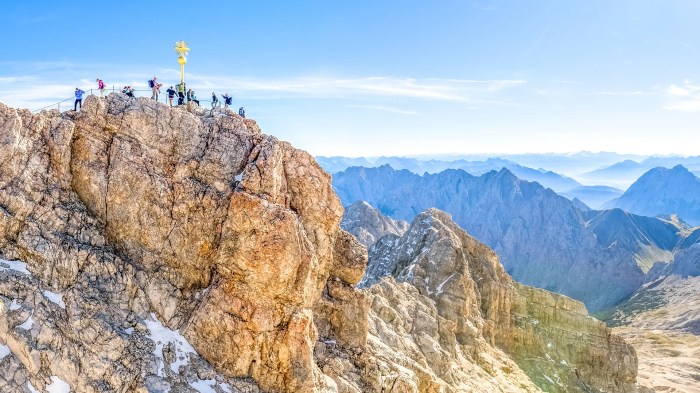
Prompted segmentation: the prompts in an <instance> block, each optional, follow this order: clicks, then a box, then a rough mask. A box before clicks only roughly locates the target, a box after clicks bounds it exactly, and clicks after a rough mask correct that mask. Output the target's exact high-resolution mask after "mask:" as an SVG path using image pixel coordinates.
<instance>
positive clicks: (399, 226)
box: [340, 201, 408, 248]
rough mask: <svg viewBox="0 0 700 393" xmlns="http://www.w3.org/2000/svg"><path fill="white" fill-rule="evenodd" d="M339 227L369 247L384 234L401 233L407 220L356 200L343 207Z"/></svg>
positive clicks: (405, 226)
mask: <svg viewBox="0 0 700 393" xmlns="http://www.w3.org/2000/svg"><path fill="white" fill-rule="evenodd" d="M340 227H341V228H343V229H345V230H346V231H348V232H350V233H351V234H352V235H353V236H355V238H356V239H357V240H359V242H360V243H362V244H363V245H364V246H365V247H367V248H369V247H371V246H372V245H373V244H374V243H375V242H376V241H377V240H379V238H381V237H382V236H384V235H388V234H393V235H397V236H401V235H403V234H404V233H405V232H406V230H407V229H408V222H406V221H403V220H394V219H392V218H391V217H387V216H385V215H383V214H382V213H381V212H380V211H379V210H378V209H375V208H373V207H372V206H371V205H370V204H369V203H367V202H365V201H357V202H355V203H353V204H352V205H350V206H348V207H347V208H345V212H344V213H343V217H342V219H341V221H340Z"/></svg>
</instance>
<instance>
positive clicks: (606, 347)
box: [368, 209, 639, 392]
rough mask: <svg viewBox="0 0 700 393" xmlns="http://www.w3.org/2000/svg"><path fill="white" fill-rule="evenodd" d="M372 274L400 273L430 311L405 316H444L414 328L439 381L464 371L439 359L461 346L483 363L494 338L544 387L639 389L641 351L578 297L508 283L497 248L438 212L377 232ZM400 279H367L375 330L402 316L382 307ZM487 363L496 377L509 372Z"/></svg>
mask: <svg viewBox="0 0 700 393" xmlns="http://www.w3.org/2000/svg"><path fill="white" fill-rule="evenodd" d="M382 243H384V244H383V245H382ZM375 263H380V264H381V265H382V266H383V271H381V272H380V271H376V270H374V269H373V265H374V264H375ZM372 272H374V273H375V274H377V275H378V276H383V275H390V276H392V277H396V279H397V280H399V281H401V282H406V283H411V284H412V285H413V286H414V287H415V288H416V291H417V293H415V294H414V295H413V296H414V297H415V298H419V299H421V302H422V303H424V304H427V305H428V306H427V307H426V308H429V309H430V310H431V312H432V313H433V314H434V315H432V316H431V313H430V312H423V313H421V314H420V316H418V315H417V314H418V313H417V312H416V314H414V315H411V317H412V318H413V321H414V322H413V323H414V325H415V324H416V323H418V322H416V319H426V320H430V319H438V320H439V321H440V323H438V326H439V328H432V330H430V329H429V328H428V326H431V324H425V325H423V324H422V323H421V324H420V326H421V328H416V327H415V326H414V328H413V329H412V341H413V342H415V343H416V345H417V346H418V348H419V351H420V353H421V354H422V356H424V357H426V358H430V357H435V358H440V359H443V361H442V362H431V361H428V362H427V363H428V364H430V365H433V364H438V367H431V368H430V369H431V370H432V372H433V373H434V374H435V375H437V376H438V377H439V378H442V379H443V380H445V381H455V380H458V381H461V378H462V377H461V376H460V375H458V374H456V373H455V372H454V371H453V370H452V369H451V368H450V367H445V365H446V364H447V365H448V366H449V363H450V362H449V361H448V360H447V359H452V361H454V362H458V361H457V360H456V359H458V358H459V356H460V354H466V356H468V357H470V358H471V360H472V362H476V363H477V364H480V362H481V361H483V360H484V359H483V358H482V356H483V354H484V353H485V352H484V350H483V348H484V346H485V345H486V346H488V345H490V346H494V347H496V348H498V349H499V350H502V351H503V352H505V353H507V354H508V355H509V356H510V357H512V359H513V360H514V361H515V363H517V364H518V366H519V367H520V368H521V369H522V370H523V371H524V372H525V373H526V374H527V375H528V376H529V377H530V379H531V380H532V381H533V382H534V383H535V384H536V385H537V386H539V387H540V388H542V389H543V390H546V391H581V392H588V391H615V392H633V391H637V389H639V387H637V386H636V385H635V376H636V370H637V359H636V356H635V353H634V350H633V349H632V347H631V346H629V345H628V344H626V343H625V342H624V341H623V340H622V339H621V338H619V337H617V336H615V335H613V334H611V332H610V330H609V329H608V328H606V327H605V325H604V324H603V323H601V322H599V321H598V320H596V319H594V318H592V317H590V316H589V315H588V313H587V311H586V309H585V307H584V306H583V304H581V303H579V302H578V301H575V300H572V299H569V298H567V297H564V296H561V295H556V294H552V293H550V292H547V291H544V290H541V289H536V288H531V287H526V286H523V285H520V284H517V283H515V282H513V281H512V279H511V278H510V277H509V276H508V274H507V273H506V272H505V270H504V269H503V267H502V265H501V264H500V262H499V260H498V258H497V256H496V254H495V253H494V252H493V251H491V250H490V249H489V248H488V247H486V246H485V245H483V244H481V243H479V242H478V241H477V240H475V239H474V238H472V237H470V236H469V235H467V233H466V232H464V230H462V229H461V228H459V227H458V226H457V224H455V223H454V222H453V221H452V220H451V217H450V216H449V215H447V214H446V213H444V212H441V211H438V210H435V209H431V210H428V211H426V212H424V213H422V214H420V215H418V216H417V217H416V218H415V220H414V221H413V223H412V224H411V227H410V229H409V230H408V232H407V233H406V234H405V235H404V236H403V237H396V236H386V237H385V238H383V239H381V240H380V241H379V242H378V243H377V244H375V246H374V247H372V248H371V250H370V262H369V267H368V274H372ZM379 278H380V277H374V279H373V280H370V281H369V282H368V284H371V282H372V281H377V280H378V279H379ZM397 286H398V287H399V288H401V286H400V285H397V284H395V283H394V281H393V280H392V279H390V280H389V281H386V279H384V280H383V281H380V282H379V283H378V284H376V285H374V286H372V287H370V291H371V292H372V293H374V294H377V295H380V294H381V295H382V296H381V297H377V298H375V301H374V303H373V307H372V311H373V323H374V330H371V331H373V332H375V334H379V335H381V334H383V333H384V331H385V330H389V331H393V330H395V329H386V325H387V324H390V323H392V321H395V320H396V319H399V320H402V321H405V320H406V318H407V317H406V316H403V315H401V316H399V315H400V314H399V312H398V311H397V309H398V308H397V307H394V308H392V307H388V306H386V305H385V303H387V301H386V300H384V298H389V297H388V293H390V292H402V290H401V289H399V290H397V289H395V287H397ZM404 288H405V287H404ZM403 291H405V289H404V290H403ZM408 292H409V293H410V291H408ZM431 306H432V307H431ZM404 314H406V313H405V312H404ZM423 314H425V315H426V316H425V317H423ZM435 314H436V315H435ZM409 319H410V318H409ZM393 324H394V325H396V324H399V325H400V324H401V322H398V323H396V322H393ZM382 341H384V342H386V339H383V340H382ZM397 345H398V344H397ZM416 357H418V358H420V355H418V356H416ZM485 363H487V364H488V361H485ZM486 369H487V370H489V371H490V373H491V374H492V375H501V372H503V371H504V370H506V368H501V369H489V368H488V367H486ZM457 386H459V384H458V385H457Z"/></svg>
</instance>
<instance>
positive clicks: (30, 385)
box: [27, 381, 41, 393]
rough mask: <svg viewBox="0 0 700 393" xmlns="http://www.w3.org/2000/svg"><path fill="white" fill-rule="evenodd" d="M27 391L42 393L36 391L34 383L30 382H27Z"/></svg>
mask: <svg viewBox="0 0 700 393" xmlns="http://www.w3.org/2000/svg"><path fill="white" fill-rule="evenodd" d="M27 389H29V391H30V392H31V393H41V392H40V391H38V390H36V388H35V387H34V385H32V383H31V382H29V381H27Z"/></svg>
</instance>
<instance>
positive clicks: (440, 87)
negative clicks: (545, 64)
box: [170, 70, 525, 103]
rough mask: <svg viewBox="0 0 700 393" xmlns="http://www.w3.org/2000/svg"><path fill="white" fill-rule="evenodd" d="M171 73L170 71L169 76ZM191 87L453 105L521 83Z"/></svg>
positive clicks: (366, 80)
mask: <svg viewBox="0 0 700 393" xmlns="http://www.w3.org/2000/svg"><path fill="white" fill-rule="evenodd" d="M174 72H175V71H174V70H172V71H170V74H172V73H174ZM188 80H189V81H190V83H192V84H195V85H196V84H200V85H204V86H205V87H215V86H225V87H227V88H230V89H231V90H234V91H239V92H241V91H244V92H253V93H256V94H260V93H277V94H280V93H282V94H289V95H293V96H299V95H301V96H308V97H313V98H350V97H352V98H361V97H366V96H382V97H400V98H413V99H426V100H438V101H453V102H480V103H498V99H496V98H494V97H491V96H493V94H489V93H497V92H500V91H502V90H506V89H510V88H513V87H516V86H519V85H522V84H523V83H525V81H521V80H488V81H476V80H454V79H436V78H427V79H415V78H395V77H378V76H373V77H362V78H319V77H294V78H230V77H211V76H202V75H190V76H189V77H188Z"/></svg>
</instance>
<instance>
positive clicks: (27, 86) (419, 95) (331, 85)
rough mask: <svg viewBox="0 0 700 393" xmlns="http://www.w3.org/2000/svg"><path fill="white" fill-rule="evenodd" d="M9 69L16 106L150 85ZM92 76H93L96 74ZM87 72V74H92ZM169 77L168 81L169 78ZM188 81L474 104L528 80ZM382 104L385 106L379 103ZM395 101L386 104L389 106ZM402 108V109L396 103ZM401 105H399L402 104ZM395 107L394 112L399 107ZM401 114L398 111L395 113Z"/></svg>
mask: <svg viewBox="0 0 700 393" xmlns="http://www.w3.org/2000/svg"><path fill="white" fill-rule="evenodd" d="M0 66H1V67H2V68H4V69H5V72H4V75H0V86H2V90H1V91H0V99H2V100H4V101H5V102H8V103H9V104H10V105H12V106H16V107H28V108H30V109H38V108H40V107H43V106H46V105H49V104H51V103H54V102H57V101H60V100H62V99H66V98H68V97H70V96H71V95H72V94H73V90H74V89H75V87H76V86H78V87H80V88H82V89H83V90H88V89H90V88H94V87H95V86H93V85H94V80H95V79H94V78H95V77H97V76H99V77H100V78H102V79H103V80H105V82H106V83H107V84H108V85H109V86H112V85H114V86H116V88H117V89H119V88H121V87H122V86H124V85H133V86H135V87H137V88H139V87H141V88H146V79H147V78H150V76H151V74H150V71H149V74H145V73H144V72H141V71H138V72H137V71H134V70H133V69H127V70H124V69H118V68H115V67H114V66H110V65H96V64H92V65H91V64H82V65H80V64H73V63H69V62H57V63H53V64H52V63H47V62H36V63H28V64H25V65H24V66H23V65H22V64H20V63H16V62H7V61H6V62H0ZM93 75H94V77H93ZM156 75H158V77H159V79H160V80H162V81H165V82H166V84H167V85H170V84H174V83H175V82H176V81H177V80H178V79H179V70H176V69H161V70H158V71H157V73H156ZM88 76H89V77H88ZM168 81H170V83H168ZM187 82H188V86H191V87H192V88H194V89H196V90H198V91H199V92H200V95H201V92H203V91H205V92H206V93H207V94H208V93H209V91H216V92H219V93H223V92H229V93H233V94H234V95H237V96H239V97H241V96H244V97H246V98H247V99H260V100H266V99H300V98H301V99H353V100H363V99H368V98H377V99H382V98H383V99H392V100H396V99H409V100H430V101H444V102H454V103H461V104H468V105H471V106H474V105H480V104H484V105H510V104H512V103H511V102H510V101H509V99H508V98H509V97H508V93H507V92H508V91H509V90H511V89H514V88H517V87H518V86H521V85H523V84H525V83H526V82H525V81H524V80H511V79H497V80H470V79H441V78H400V77H393V76H367V77H358V78H342V77H340V78H338V77H336V78H333V77H313V76H297V77H286V78H285V77H277V78H262V77H258V78H252V77H230V76H216V75H202V74H193V73H188V74H187ZM379 106H380V107H381V106H382V105H379ZM391 108H393V106H392V105H385V106H384V108H383V109H379V108H374V109H376V110H385V111H391ZM395 109H398V108H395ZM399 110H400V109H399ZM395 112H396V111H395ZM396 113H399V112H396Z"/></svg>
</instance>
